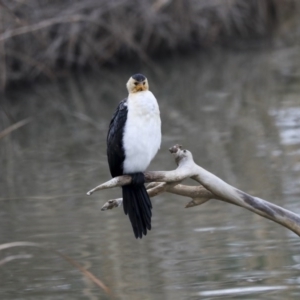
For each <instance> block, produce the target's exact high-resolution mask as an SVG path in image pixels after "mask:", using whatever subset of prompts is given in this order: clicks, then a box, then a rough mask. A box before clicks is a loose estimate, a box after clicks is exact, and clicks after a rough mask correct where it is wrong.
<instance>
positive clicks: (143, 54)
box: [0, 0, 297, 89]
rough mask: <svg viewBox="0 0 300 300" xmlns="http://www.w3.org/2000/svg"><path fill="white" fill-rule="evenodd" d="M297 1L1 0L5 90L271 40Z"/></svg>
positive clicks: (0, 63)
mask: <svg viewBox="0 0 300 300" xmlns="http://www.w3.org/2000/svg"><path fill="white" fill-rule="evenodd" d="M296 3H297V0H209V1H207V0H185V1H182V0H152V1H149V0H134V1H132V0H110V1H108V0H72V1H71V0H60V1H58V0H27V1H24V0H0V88H1V89H4V88H5V86H6V84H7V82H11V81H14V80H19V79H32V78H35V77H37V76H39V75H41V74H43V75H44V76H47V77H48V78H51V79H53V78H55V77H56V76H57V75H59V74H58V73H57V72H60V73H61V72H62V71H64V70H68V69H70V68H71V67H89V68H95V67H96V68H97V67H99V65H101V64H103V63H114V62H115V61H118V60H119V59H120V58H135V57H136V56H138V57H139V59H142V60H144V61H148V57H151V56H154V55H159V54H162V53H169V52H170V51H178V50H182V49H188V48H193V47H196V48H197V49H198V48H199V47H210V46H212V45H215V44H216V43H218V44H220V43H222V44H224V43H227V44H229V43H231V42H232V41H233V40H236V39H240V38H243V39H249V38H253V37H265V36H269V35H270V33H272V32H273V31H274V29H275V28H276V26H277V25H278V24H280V23H281V22H282V21H284V20H285V18H286V16H288V15H289V14H290V12H291V11H293V10H294V11H295V5H296Z"/></svg>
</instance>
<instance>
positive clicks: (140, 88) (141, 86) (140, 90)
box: [136, 82, 145, 92]
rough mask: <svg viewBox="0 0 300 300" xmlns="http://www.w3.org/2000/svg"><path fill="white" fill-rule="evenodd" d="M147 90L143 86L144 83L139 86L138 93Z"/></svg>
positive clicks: (137, 87)
mask: <svg viewBox="0 0 300 300" xmlns="http://www.w3.org/2000/svg"><path fill="white" fill-rule="evenodd" d="M144 90H145V86H144V85H143V83H142V82H141V83H139V84H138V85H137V86H136V91H137V92H142V91H144Z"/></svg>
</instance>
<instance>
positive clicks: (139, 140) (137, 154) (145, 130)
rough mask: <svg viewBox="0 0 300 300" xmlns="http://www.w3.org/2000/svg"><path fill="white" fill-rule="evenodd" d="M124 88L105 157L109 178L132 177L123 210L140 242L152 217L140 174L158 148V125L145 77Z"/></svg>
mask: <svg viewBox="0 0 300 300" xmlns="http://www.w3.org/2000/svg"><path fill="white" fill-rule="evenodd" d="M126 87H127V90H128V93H129V94H128V97H127V98H125V99H124V100H122V101H121V102H120V103H119V105H118V107H117V110H116V112H115V114H114V115H113V117H112V120H111V122H110V125H109V130H108V135H107V157H108V164H109V169H110V173H111V175H112V177H116V176H120V175H125V174H126V175H131V177H132V183H131V184H130V185H126V186H123V187H122V194H123V208H124V212H125V214H126V215H127V214H128V216H129V219H130V222H131V225H132V228H133V231H134V235H135V237H136V238H142V236H143V234H144V235H146V234H147V229H148V230H150V229H151V216H152V212H151V209H152V204H151V201H150V198H149V196H148V193H147V191H146V188H145V186H144V183H145V178H144V174H143V172H144V171H145V170H146V169H147V167H148V166H149V164H150V162H151V160H152V159H153V158H154V156H155V155H156V153H157V151H158V149H159V148H160V143H161V121H160V112H159V107H158V104H157V101H156V98H155V97H154V95H153V94H152V93H151V92H150V91H149V84H148V80H147V78H146V77H145V76H144V75H142V74H135V75H133V76H132V77H130V78H129V80H128V82H127V84H126Z"/></svg>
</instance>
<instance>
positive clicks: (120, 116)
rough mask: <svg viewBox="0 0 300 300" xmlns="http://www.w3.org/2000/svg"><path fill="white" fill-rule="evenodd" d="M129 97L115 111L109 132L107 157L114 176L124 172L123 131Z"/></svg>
mask: <svg viewBox="0 0 300 300" xmlns="http://www.w3.org/2000/svg"><path fill="white" fill-rule="evenodd" d="M127 112H128V110H127V98H126V99H124V100H122V101H121V102H120V104H119V105H118V107H117V110H116V112H115V113H114V115H113V117H112V119H111V121H110V124H109V129H108V134H107V159H108V164H109V169H110V173H111V176H112V177H116V176H119V175H122V174H123V162H124V159H125V153H124V148H123V132H124V126H125V123H126V119H127Z"/></svg>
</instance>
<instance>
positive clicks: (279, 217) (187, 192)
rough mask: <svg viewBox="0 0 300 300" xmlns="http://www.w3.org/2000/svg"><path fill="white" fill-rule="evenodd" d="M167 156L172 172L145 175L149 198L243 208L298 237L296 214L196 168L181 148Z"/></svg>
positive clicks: (119, 182) (114, 182) (117, 182)
mask: <svg viewBox="0 0 300 300" xmlns="http://www.w3.org/2000/svg"><path fill="white" fill-rule="evenodd" d="M170 152H171V153H173V154H174V158H175V162H176V163H177V165H178V167H177V168H176V169H175V170H173V171H153V172H145V173H144V175H145V179H146V182H152V183H151V184H150V185H148V187H147V191H148V194H149V195H150V197H153V196H156V195H158V194H161V193H163V192H169V193H173V194H177V195H181V196H185V197H190V198H192V200H191V202H189V203H188V204H187V205H186V207H193V206H196V205H201V204H203V203H205V202H207V201H208V200H210V199H212V198H214V199H217V200H221V201H224V202H227V203H231V204H234V205H237V206H240V207H243V208H246V209H248V210H250V211H252V212H254V213H256V214H258V215H260V216H262V217H264V218H267V219H270V220H272V221H274V222H276V223H278V224H281V225H282V226H284V227H286V228H288V229H290V230H292V231H293V232H295V233H296V234H297V235H299V236H300V216H298V215H297V214H295V213H293V212H291V211H289V210H286V209H284V208H282V207H280V206H277V205H275V204H273V203H270V202H268V201H266V200H263V199H260V198H258V197H254V196H251V195H249V194H247V193H245V192H243V191H241V190H238V189H236V188H235V187H233V186H231V185H229V184H228V183H226V182H225V181H223V180H222V179H220V178H219V177H217V176H215V175H214V174H212V173H210V172H208V171H207V170H205V169H203V168H201V167H200V166H198V165H197V164H196V163H195V162H194V160H193V156H192V153H191V152H190V151H188V150H185V149H183V150H182V149H181V146H180V145H175V146H173V147H172V148H170ZM186 178H191V179H193V180H195V181H197V182H198V183H200V184H201V186H186V185H182V184H179V183H180V182H181V181H183V180H184V179H186ZM130 182H131V177H130V176H128V175H124V176H119V177H115V178H113V179H111V180H109V181H107V182H105V183H103V184H101V185H99V186H97V187H96V188H94V189H92V190H91V191H89V192H88V193H87V194H88V195H91V194H92V193H93V192H95V191H98V190H103V189H108V188H114V187H117V186H123V185H127V184H129V183H130ZM121 204H122V199H121V198H119V199H112V200H109V201H108V202H107V203H105V204H104V206H103V207H102V210H107V209H112V208H114V207H119V206H120V205H121Z"/></svg>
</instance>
